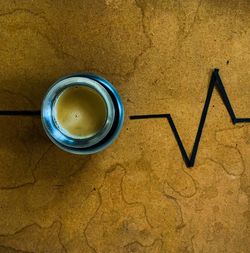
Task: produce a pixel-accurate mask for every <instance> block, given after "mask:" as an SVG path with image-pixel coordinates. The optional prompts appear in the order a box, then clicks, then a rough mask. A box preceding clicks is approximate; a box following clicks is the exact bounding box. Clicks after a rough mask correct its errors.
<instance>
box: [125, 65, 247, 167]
mask: <svg viewBox="0 0 250 253" xmlns="http://www.w3.org/2000/svg"><path fill="white" fill-rule="evenodd" d="M215 86H217V88H218V91H219V93H220V95H221V98H222V100H223V102H224V104H225V106H226V108H227V111H228V113H229V115H230V117H231V120H232V123H233V124H234V125H235V124H238V123H243V122H248V123H250V118H237V117H236V116H235V113H234V111H233V108H232V106H231V103H230V101H229V99H228V96H227V93H226V90H225V88H224V85H223V83H222V81H221V78H220V75H219V69H214V71H213V73H212V77H211V80H210V84H209V87H208V91H207V97H206V101H205V104H204V108H203V111H202V114H201V119H200V123H199V127H198V130H197V134H196V137H195V141H194V146H193V149H192V153H191V156H190V158H189V157H188V155H187V152H186V150H185V148H184V146H183V143H182V141H181V138H180V135H179V133H178V131H177V129H176V127H175V124H174V121H173V119H172V117H171V115H170V114H148V115H133V116H130V119H131V120H140V119H152V118H166V119H167V120H168V123H169V125H170V127H171V129H172V131H173V134H174V137H175V139H176V141H177V144H178V146H179V149H180V152H181V155H182V157H183V159H184V162H185V163H186V166H187V167H188V168H190V167H193V166H194V163H195V158H196V155H197V151H198V147H199V143H200V139H201V135H202V130H203V127H204V124H205V121H206V117H207V112H208V108H209V104H210V101H211V97H212V94H213V90H214V88H215Z"/></svg>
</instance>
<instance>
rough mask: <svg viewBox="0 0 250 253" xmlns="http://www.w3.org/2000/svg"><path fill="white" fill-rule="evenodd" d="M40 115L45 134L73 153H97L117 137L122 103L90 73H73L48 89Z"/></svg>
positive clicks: (112, 91)
mask: <svg viewBox="0 0 250 253" xmlns="http://www.w3.org/2000/svg"><path fill="white" fill-rule="evenodd" d="M41 118H42V123H43V127H44V129H45V132H46V134H47V135H48V137H49V138H50V139H51V140H52V141H53V142H54V143H55V144H56V145H57V146H58V147H60V148H61V149H63V150H65V151H67V152H70V153H74V154H93V153H97V152H99V151H101V150H103V149H105V148H107V147H108V146H109V145H111V144H112V143H113V142H114V140H115V139H116V138H117V137H118V135H119V133H120V131H121V128H122V126H123V121H124V107H123V104H122V101H121V98H120V96H119V94H118V92H117V91H116V90H115V88H114V87H113V86H112V85H111V83H109V82H108V81H107V80H105V79H103V78H102V77H100V76H97V75H94V74H84V73H83V74H75V75H70V76H67V77H65V78H62V79H60V80H58V81H57V82H56V83H55V84H54V85H52V86H51V88H50V89H49V90H48V92H47V94H46V96H45V98H44V100H43V104H42V109H41Z"/></svg>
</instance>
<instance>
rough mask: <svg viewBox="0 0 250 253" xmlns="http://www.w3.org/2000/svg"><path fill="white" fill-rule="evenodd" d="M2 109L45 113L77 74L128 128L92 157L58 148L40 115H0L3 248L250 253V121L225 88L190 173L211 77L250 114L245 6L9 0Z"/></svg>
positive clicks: (3, 19)
mask: <svg viewBox="0 0 250 253" xmlns="http://www.w3.org/2000/svg"><path fill="white" fill-rule="evenodd" d="M0 42H1V43H0V60H1V64H0V107H1V109H39V108H40V104H41V101H42V98H43V95H44V94H45V92H46V90H47V89H48V87H49V86H50V85H51V84H52V83H53V82H54V81H55V80H56V79H57V78H59V77H61V76H64V75H66V74H70V73H73V72H78V71H90V72H95V73H97V74H101V75H103V76H104V77H106V78H107V79H108V80H110V81H111V82H112V83H113V84H114V85H115V86H116V88H117V89H118V90H119V92H120V94H121V96H122V98H123V101H124V104H125V108H126V120H125V126H124V128H123V131H122V133H121V135H120V137H119V139H118V140H117V141H116V142H115V144H114V145H112V147H110V148H108V149H107V150H105V151H104V152H102V153H100V154H97V155H92V156H88V157H86V156H83V157H81V156H74V155H70V154H66V153H64V152H62V151H60V150H59V149H58V148H56V147H55V146H54V145H53V144H51V142H50V141H49V140H48V138H47V137H46V136H45V134H44V132H43V130H42V127H41V122H40V120H39V119H38V118H22V117H16V118H13V117H12V118H10V117H1V118H0V140H1V142H0V252H1V253H2V252H4V253H7V252H8V253H17V252H26V253H28V252H52V253H54V252H68V253H79V252H84V253H125V252H129V253H142V252H144V253H179V252H180V253H181V252H187V253H188V252H190V253H191V252H195V253H198V252H204V253H210V252H213V253H221V252H227V253H247V252H249V248H250V239H249V238H250V210H249V196H250V126H249V125H247V124H242V125H237V126H233V125H232V124H231V122H230V118H229V116H228V114H227V112H226V109H225V107H224V106H223V104H222V101H221V99H220V97H219V95H218V93H217V92H215V93H214V95H213V98H212V106H211V107H210V109H209V114H208V118H207V122H206V125H205V128H204V135H203V137H202V140H201V144H200V149H199V153H198V156H197V163H196V165H195V167H194V168H193V169H192V170H189V169H186V167H185V165H184V162H183V160H182V158H181V155H180V152H179V149H178V147H177V145H176V143H175V140H174V138H173V135H172V133H171V130H170V128H169V126H168V125H167V124H166V120H164V119H162V120H161V119H157V120H148V121H129V120H128V116H129V115H131V114H140V113H166V112H169V113H171V114H172V116H173V118H174V120H175V123H176V126H177V128H178V130H179V132H180V135H181V137H182V139H183V142H184V144H185V146H186V147H187V149H188V150H189V151H190V150H191V148H192V145H193V140H194V137H195V134H196V130H197V126H198V122H199V118H200V114H201V111H202V107H203V104H204V100H205V96H206V91H207V87H208V82H209V79H210V74H211V70H212V69H213V68H214V67H219V68H220V70H221V77H222V79H223V81H224V84H225V87H226V89H227V91H228V95H229V97H230V99H231V102H232V105H233V107H234V108H235V112H236V113H237V115H238V116H239V117H249V116H250V109H249V108H250V82H249V79H250V71H249V69H250V43H249V42H250V2H249V1H248V0H229V1H222V0H221V1H215V0H201V1H195V0H192V1H191V0H189V1H174V0H173V1H168V0H144V1H143V0H74V1H66V0H64V1H63V0H53V1H52V0H46V1H45V0H35V1H28V0H22V1H18V0H16V1H15V0H13V1H11V0H9V1H6V0H1V1H0Z"/></svg>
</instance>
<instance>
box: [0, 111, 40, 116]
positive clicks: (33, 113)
mask: <svg viewBox="0 0 250 253" xmlns="http://www.w3.org/2000/svg"><path fill="white" fill-rule="evenodd" d="M40 115H41V111H24V110H23V111H0V116H40Z"/></svg>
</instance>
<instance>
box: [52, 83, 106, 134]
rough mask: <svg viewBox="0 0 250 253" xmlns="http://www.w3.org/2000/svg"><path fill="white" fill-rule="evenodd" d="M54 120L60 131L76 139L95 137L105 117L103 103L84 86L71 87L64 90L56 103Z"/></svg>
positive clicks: (94, 93) (95, 92)
mask: <svg viewBox="0 0 250 253" xmlns="http://www.w3.org/2000/svg"><path fill="white" fill-rule="evenodd" d="M55 109H56V116H55V119H56V121H57V124H58V125H59V127H60V129H61V130H62V131H63V132H64V133H65V134H69V135H73V136H75V137H77V138H81V137H82V138H86V137H91V136H93V135H95V134H96V133H97V132H98V131H100V130H101V128H102V127H103V126H104V124H105V122H106V117H107V108H106V104H105V101H104V100H103V98H102V97H101V95H99V94H98V93H97V91H95V90H94V89H91V88H89V87H86V86H72V87H69V88H67V89H66V90H64V91H63V92H62V93H61V95H60V96H59V98H58V99H57V101H56V105H55Z"/></svg>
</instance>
